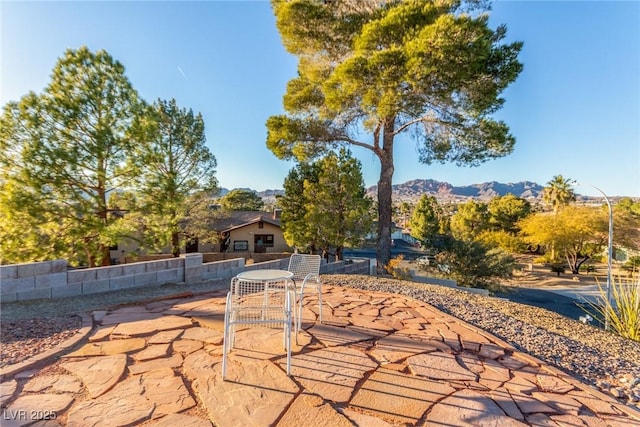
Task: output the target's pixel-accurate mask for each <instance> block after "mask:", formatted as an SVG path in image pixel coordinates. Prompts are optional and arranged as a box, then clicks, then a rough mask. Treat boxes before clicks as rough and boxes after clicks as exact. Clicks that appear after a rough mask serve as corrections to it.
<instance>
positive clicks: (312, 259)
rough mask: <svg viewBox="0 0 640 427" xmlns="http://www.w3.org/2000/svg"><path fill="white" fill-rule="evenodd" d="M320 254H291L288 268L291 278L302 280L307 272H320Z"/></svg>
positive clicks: (314, 273)
mask: <svg viewBox="0 0 640 427" xmlns="http://www.w3.org/2000/svg"><path fill="white" fill-rule="evenodd" d="M321 261H322V259H321V258H320V255H308V254H292V255H291V258H289V268H287V270H289V271H290V272H291V273H293V280H294V281H295V280H304V279H305V278H306V277H307V276H308V275H309V274H312V275H319V274H320V263H321Z"/></svg>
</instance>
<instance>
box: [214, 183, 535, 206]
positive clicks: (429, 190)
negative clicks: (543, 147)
mask: <svg viewBox="0 0 640 427" xmlns="http://www.w3.org/2000/svg"><path fill="white" fill-rule="evenodd" d="M543 188H544V187H543V186H541V185H539V184H536V183H535V182H531V181H522V182H516V183H508V184H504V183H500V182H495V181H492V182H484V183H482V184H472V185H463V186H454V185H451V184H449V183H447V182H440V181H435V180H433V179H414V180H411V181H407V182H405V183H403V184H396V185H394V186H393V199H394V200H417V199H419V198H420V197H421V196H422V195H423V194H427V195H431V196H434V197H435V198H436V199H438V201H449V202H452V201H464V200H466V199H477V200H490V199H492V198H494V197H496V196H504V195H505V194H513V195H514V196H517V197H522V198H523V199H529V200H531V199H537V198H540V197H541V195H542V189H543ZM245 190H250V189H249V188H245ZM376 191H377V186H375V185H374V186H373V187H369V188H368V189H367V193H368V194H370V195H371V196H373V197H375V196H376ZM228 192H229V190H228V189H226V188H222V189H221V190H220V195H221V196H223V195H225V194H227V193H228ZM257 194H258V195H259V196H260V197H262V199H263V200H265V201H266V202H273V201H275V197H276V196H277V195H280V194H284V190H275V189H274V190H265V191H258V192H257Z"/></svg>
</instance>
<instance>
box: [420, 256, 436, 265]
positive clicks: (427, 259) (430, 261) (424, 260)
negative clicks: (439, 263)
mask: <svg viewBox="0 0 640 427" xmlns="http://www.w3.org/2000/svg"><path fill="white" fill-rule="evenodd" d="M415 263H416V264H417V265H418V266H419V267H429V266H430V265H436V259H435V257H434V256H433V255H422V256H421V257H418V258H416V260H415Z"/></svg>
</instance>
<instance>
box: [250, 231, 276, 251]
mask: <svg viewBox="0 0 640 427" xmlns="http://www.w3.org/2000/svg"><path fill="white" fill-rule="evenodd" d="M253 243H254V244H255V246H256V247H258V246H265V247H269V248H272V247H273V234H256V235H255V237H254V241H253Z"/></svg>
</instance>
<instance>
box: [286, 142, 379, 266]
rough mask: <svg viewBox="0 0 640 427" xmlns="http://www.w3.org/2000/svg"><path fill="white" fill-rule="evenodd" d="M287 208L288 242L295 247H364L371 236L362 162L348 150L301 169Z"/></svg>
mask: <svg viewBox="0 0 640 427" xmlns="http://www.w3.org/2000/svg"><path fill="white" fill-rule="evenodd" d="M284 187H285V194H284V196H282V197H281V198H280V199H279V202H280V204H281V206H282V209H283V211H282V227H283V230H284V237H285V239H286V240H287V243H288V244H289V245H291V246H297V247H301V248H311V249H312V250H322V251H323V252H325V253H329V252H330V251H331V250H332V249H335V251H336V256H337V257H338V259H342V249H343V248H344V247H345V246H351V245H358V244H360V243H361V242H362V239H363V238H364V236H365V235H366V234H368V233H369V232H370V231H371V223H372V218H371V215H370V212H371V200H370V199H369V198H367V197H366V189H365V187H364V181H363V179H362V172H361V170H360V162H359V161H358V160H357V159H355V158H353V157H352V156H351V153H350V152H349V151H348V150H345V149H342V150H340V152H339V153H338V154H335V153H330V154H329V155H327V156H326V157H324V158H323V159H321V160H319V161H318V162H316V163H314V164H311V165H299V166H298V168H297V169H294V170H292V171H291V172H290V173H289V176H288V177H287V179H286V180H285V185H284Z"/></svg>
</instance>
